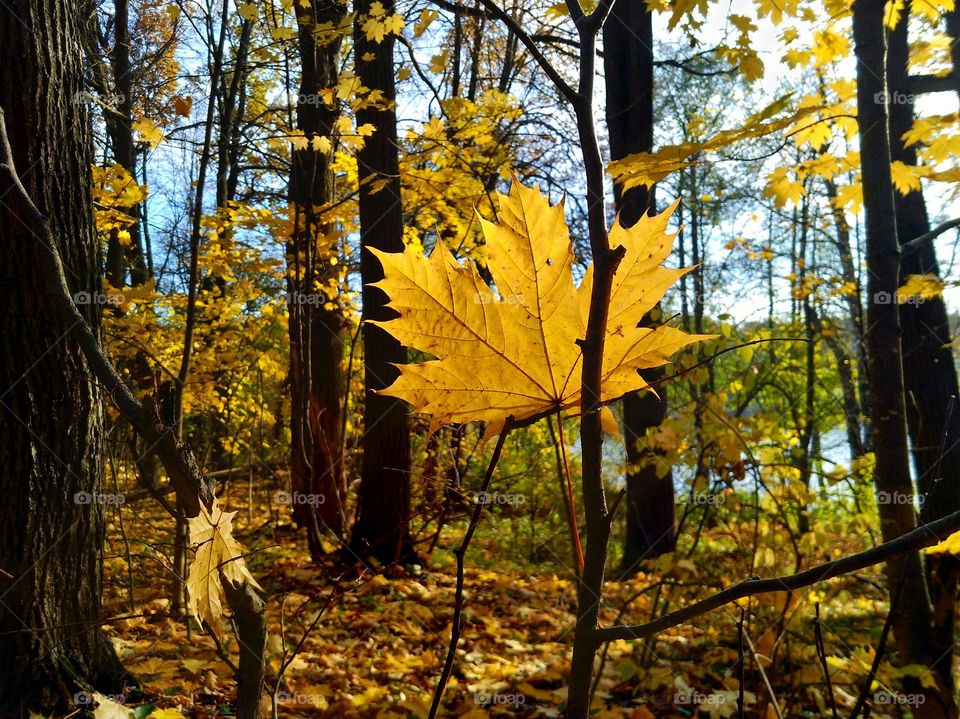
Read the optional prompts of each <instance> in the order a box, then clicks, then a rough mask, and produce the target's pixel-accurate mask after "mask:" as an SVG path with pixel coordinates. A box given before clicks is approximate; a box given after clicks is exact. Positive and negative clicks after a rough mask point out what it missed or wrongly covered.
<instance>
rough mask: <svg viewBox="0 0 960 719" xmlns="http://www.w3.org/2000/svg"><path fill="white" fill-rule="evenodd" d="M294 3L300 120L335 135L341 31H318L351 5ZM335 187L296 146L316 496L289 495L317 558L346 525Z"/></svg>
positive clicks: (301, 463) (304, 371)
mask: <svg viewBox="0 0 960 719" xmlns="http://www.w3.org/2000/svg"><path fill="white" fill-rule="evenodd" d="M297 13H298V30H299V37H298V40H299V41H298V47H299V51H300V67H301V76H300V95H299V102H298V104H297V126H298V128H299V129H300V130H302V131H303V133H304V135H305V136H306V137H308V138H311V139H312V138H314V137H323V138H327V139H330V138H332V136H333V134H334V123H335V122H336V119H337V115H338V111H337V108H336V106H335V105H328V104H326V103H325V102H323V101H322V98H321V90H322V89H323V88H328V87H333V86H334V85H336V83H337V69H338V59H339V54H340V38H339V36H337V37H336V39H333V40H330V41H329V42H327V43H325V44H322V43H320V42H318V39H317V35H316V34H315V31H316V28H317V26H318V25H320V24H322V23H332V24H333V25H334V26H336V25H338V24H339V22H340V20H341V19H342V18H343V16H344V14H345V13H346V8H345V7H344V6H343V5H342V4H340V3H336V2H322V3H316V4H311V6H310V7H304V6H303V5H298V6H297ZM334 192H335V183H334V175H333V171H332V170H331V168H330V156H329V155H328V154H327V153H324V152H318V151H316V150H313V149H312V148H308V149H305V150H297V151H295V152H294V153H293V163H292V167H291V171H290V190H289V194H290V204H291V207H292V208H293V212H294V225H293V233H292V235H291V237H290V241H289V242H288V244H287V286H288V290H289V294H288V297H289V300H290V301H289V305H288V306H289V313H290V321H289V334H290V399H291V418H290V427H291V443H290V478H291V489H292V492H293V494H292V497H293V498H294V499H295V500H296V498H297V497H298V496H302V495H312V496H313V497H315V498H316V499H317V500H318V501H317V502H301V501H295V502H294V504H293V516H294V519H295V520H296V521H297V523H298V524H299V525H300V526H303V527H306V529H307V539H308V545H309V547H310V554H311V555H312V556H313V557H314V558H317V557H319V556H320V555H322V554H323V546H322V544H321V543H320V537H321V535H322V533H323V530H324V529H326V530H328V531H330V532H332V533H333V534H334V535H335V536H336V537H341V536H342V535H343V534H344V531H345V525H346V522H345V516H344V511H343V504H344V501H345V498H346V483H345V475H344V472H343V432H342V423H343V419H342V417H343V415H342V410H341V406H342V405H341V402H342V399H343V392H344V378H343V369H342V360H343V353H344V349H343V347H344V332H345V330H346V322H345V319H344V316H343V312H342V310H341V308H340V306H339V304H338V298H337V297H333V298H329V297H327V296H326V295H325V294H324V293H323V292H322V291H320V292H318V290H317V288H318V287H324V288H325V287H326V286H327V284H328V283H329V282H330V281H331V280H333V281H336V278H337V276H338V272H337V267H336V264H335V263H333V262H331V257H333V258H336V253H337V247H336V245H335V244H334V245H333V246H331V243H330V240H329V237H330V236H331V234H330V233H331V230H332V229H333V228H332V227H331V226H330V224H329V222H327V221H326V220H325V217H324V212H325V209H326V205H328V204H329V203H330V202H331V201H332V200H333V198H334ZM321 499H322V501H320V500H321Z"/></svg>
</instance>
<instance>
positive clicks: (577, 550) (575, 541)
mask: <svg viewBox="0 0 960 719" xmlns="http://www.w3.org/2000/svg"><path fill="white" fill-rule="evenodd" d="M557 434H558V435H559V440H558V441H559V443H560V455H561V456H562V457H563V473H564V478H565V480H566V488H567V491H566V496H565V497H564V500H565V501H566V503H567V519H568V520H569V524H570V542H571V544H572V545H573V554H574V556H575V557H576V558H577V576H578V577H579V576H580V575H581V574H582V573H583V548H582V547H581V546H580V529H579V527H577V505H576V503H575V502H574V501H573V480H572V479H570V461H569V460H568V459H567V443H566V440H564V438H563V422H561V421H560V410H559V409H558V410H557Z"/></svg>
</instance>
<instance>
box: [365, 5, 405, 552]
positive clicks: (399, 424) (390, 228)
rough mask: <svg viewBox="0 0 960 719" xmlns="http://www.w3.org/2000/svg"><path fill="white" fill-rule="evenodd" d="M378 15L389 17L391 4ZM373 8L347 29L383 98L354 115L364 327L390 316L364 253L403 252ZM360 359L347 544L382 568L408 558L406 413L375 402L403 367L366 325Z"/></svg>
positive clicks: (390, 119)
mask: <svg viewBox="0 0 960 719" xmlns="http://www.w3.org/2000/svg"><path fill="white" fill-rule="evenodd" d="M382 4H383V12H386V13H393V12H394V11H395V5H394V3H393V2H392V0H389V1H388V2H384V3H382ZM372 5H373V2H372V0H358V1H357V2H356V3H355V5H354V11H355V12H356V13H357V17H358V22H357V23H356V24H355V26H354V56H355V61H356V73H357V77H358V78H359V80H360V82H362V83H363V85H364V86H365V87H368V88H370V89H371V90H380V91H381V92H382V93H383V98H384V100H385V104H383V105H381V106H379V107H367V108H364V109H362V110H358V111H357V123H358V124H364V123H370V124H371V125H373V126H374V128H375V130H374V132H373V134H372V135H371V136H370V137H367V138H366V142H365V143H364V146H363V148H362V149H361V150H360V151H359V152H358V153H357V168H358V175H359V180H360V243H361V246H362V248H363V249H362V254H361V257H360V276H361V280H362V282H363V315H364V319H365V320H380V321H383V320H386V319H390V318H391V317H393V316H394V313H393V311H392V310H389V309H387V307H386V304H387V297H386V295H385V294H384V292H383V291H382V290H381V289H379V288H376V287H372V286H371V283H373V282H377V281H379V280H381V279H383V268H382V267H381V265H380V262H379V260H377V258H376V257H374V255H373V254H372V253H371V252H369V251H368V250H367V248H368V247H375V248H377V249H379V250H384V251H386V252H401V251H402V250H403V207H402V205H401V203H400V166H399V159H398V156H397V116H396V111H395V110H394V107H393V103H394V101H395V100H396V87H395V83H394V63H393V46H394V39H393V36H391V35H388V36H386V37H385V38H384V39H383V41H382V42H380V43H377V42H375V41H372V40H368V39H367V37H366V33H364V32H363V30H362V28H361V24H362V20H361V19H362V17H363V16H364V15H366V14H368V13H369V12H370V9H371V6H372ZM363 352H364V390H365V393H366V394H365V397H364V411H363V427H364V434H363V439H362V441H361V445H362V447H363V461H362V466H361V481H360V490H359V497H358V506H357V517H356V521H355V522H354V526H353V533H352V536H351V539H350V544H351V549H352V551H353V552H354V553H355V554H356V555H358V556H361V557H366V556H373V557H376V558H377V559H378V560H379V561H380V562H382V563H384V564H390V563H393V562H397V561H402V560H403V559H405V558H407V556H408V555H409V553H410V546H409V545H410V543H409V536H408V524H409V521H410V427H409V422H408V418H407V408H406V406H405V405H404V403H403V402H401V401H400V400H398V399H395V398H392V397H384V396H382V395H378V394H375V393H376V391H377V390H380V389H384V388H385V387H387V386H388V385H390V384H391V383H392V382H393V380H394V379H395V378H396V377H397V374H398V371H397V369H396V368H395V367H393V366H392V363H403V362H404V361H405V360H406V352H405V351H404V349H403V347H402V346H401V345H400V343H399V342H398V341H397V340H395V339H394V338H393V337H392V336H390V335H389V334H388V333H387V332H385V331H384V330H382V329H380V328H379V327H375V326H374V325H371V324H370V323H369V322H365V323H364V325H363Z"/></svg>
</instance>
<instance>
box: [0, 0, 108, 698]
mask: <svg viewBox="0 0 960 719" xmlns="http://www.w3.org/2000/svg"><path fill="white" fill-rule="evenodd" d="M80 18H81V13H80V10H79V8H78V7H77V6H76V4H75V3H71V2H65V1H64V0H43V1H42V2H37V1H36V0H34V1H32V2H26V1H25V0H17V1H15V2H8V3H6V4H4V5H2V6H0V58H2V60H0V107H2V108H3V109H4V110H5V112H6V115H7V121H8V126H9V132H10V141H11V145H12V148H13V154H14V159H15V162H16V163H17V164H18V165H19V166H20V167H21V168H22V180H23V182H24V184H25V186H26V188H27V190H28V191H29V192H30V193H31V194H32V196H33V197H34V199H35V201H36V203H37V204H38V206H39V207H40V208H41V209H42V210H43V211H44V212H46V213H47V214H48V216H49V218H50V224H51V227H52V228H53V229H54V231H55V232H56V235H57V237H58V238H60V240H61V244H60V246H59V248H58V249H59V251H60V253H61V254H62V256H63V260H64V264H65V266H66V268H67V271H68V281H69V283H70V290H71V291H72V292H74V293H85V294H84V295H77V297H78V300H79V301H78V304H80V301H83V300H86V302H85V303H84V304H81V305H80V308H81V311H82V312H83V314H84V316H85V317H86V318H87V320H88V321H89V322H90V323H91V325H92V326H93V327H94V328H95V329H96V331H99V326H100V318H99V315H100V307H99V305H98V304H97V303H96V301H89V300H90V299H91V298H93V299H94V300H95V299H96V294H97V293H98V292H99V291H100V284H99V266H100V265H99V251H98V243H97V238H96V234H95V231H94V225H93V205H92V198H91V194H90V185H91V177H90V159H91V158H90V147H89V137H90V135H89V128H88V124H87V123H88V118H87V115H86V112H85V110H83V104H81V103H77V102H75V101H74V100H75V98H76V97H77V96H78V95H79V93H80V92H81V91H82V90H83V86H82V82H81V81H82V59H83V52H82V44H81V35H80V28H79V25H78V21H79V20H80ZM3 184H4V186H3V187H2V188H0V192H2V193H4V194H6V193H7V191H8V189H9V188H8V187H7V186H6V181H4V182H3ZM13 206H14V205H13V203H10V204H8V203H0V246H2V249H3V254H4V256H5V257H7V258H10V259H11V261H8V262H4V263H3V266H2V269H0V306H2V307H3V310H2V311H3V314H4V318H5V319H4V323H3V326H4V332H3V339H2V341H0V388H2V389H0V393H2V407H0V434H2V437H3V441H2V442H0V496H2V497H3V506H2V507H0V570H2V571H0V595H2V596H3V601H2V603H0V665H2V666H3V671H2V672H0V715H3V716H7V715H13V714H17V713H19V712H22V711H23V710H24V709H25V708H32V709H42V710H44V711H50V710H58V711H65V710H70V711H73V710H75V709H76V706H75V705H74V701H73V699H74V694H75V693H76V692H78V691H80V690H82V689H84V688H88V687H90V686H93V687H96V688H98V689H100V690H101V691H104V692H108V693H118V692H119V691H120V690H121V689H122V685H121V684H122V681H123V670H122V668H121V667H120V664H119V662H118V661H117V659H116V657H115V656H114V654H113V652H112V649H111V648H110V645H109V644H108V643H107V641H106V639H105V638H104V637H103V635H102V634H101V633H100V630H99V625H98V619H99V617H100V596H101V590H102V587H101V582H102V547H103V540H104V512H105V511H106V505H105V504H104V503H103V502H102V501H100V500H102V499H103V497H102V495H101V492H102V491H103V487H102V480H103V469H102V464H101V450H102V443H103V414H102V410H101V404H100V401H101V394H100V392H99V390H98V388H97V385H96V384H95V383H94V382H93V380H92V376H91V373H90V368H89V366H88V364H87V362H86V360H85V359H84V356H83V353H82V352H81V350H80V348H79V346H78V345H77V343H76V342H75V340H74V339H73V338H72V337H71V336H70V335H69V330H70V327H69V326H67V325H66V324H65V322H64V321H63V319H62V318H61V316H60V314H59V313H58V312H57V310H56V308H55V306H53V305H52V303H51V302H50V299H49V293H50V292H52V291H54V290H55V289H57V288H54V287H52V286H49V285H48V283H47V282H46V281H45V280H44V279H42V276H40V277H38V274H37V269H36V268H37V267H38V266H42V265H43V263H46V262H48V261H49V253H48V252H47V250H46V249H45V247H44V244H43V242H42V241H41V240H40V239H38V237H37V236H36V235H35V233H34V232H33V231H32V224H31V221H30V220H29V219H28V218H27V216H26V214H25V213H24V212H22V211H21V210H19V209H12V207H13ZM14 258H15V259H14Z"/></svg>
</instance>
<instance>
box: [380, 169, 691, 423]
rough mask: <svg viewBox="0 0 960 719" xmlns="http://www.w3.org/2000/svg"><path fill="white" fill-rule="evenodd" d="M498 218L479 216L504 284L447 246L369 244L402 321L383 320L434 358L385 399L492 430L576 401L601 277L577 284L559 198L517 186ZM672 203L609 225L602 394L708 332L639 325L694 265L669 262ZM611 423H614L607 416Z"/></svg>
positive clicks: (411, 370) (630, 387) (628, 386)
mask: <svg viewBox="0 0 960 719" xmlns="http://www.w3.org/2000/svg"><path fill="white" fill-rule="evenodd" d="M497 198H498V201H499V206H500V208H499V209H500V212H499V222H498V223H493V222H489V221H487V220H484V219H482V218H481V220H480V222H481V226H482V230H483V237H484V241H485V244H486V257H487V269H488V270H489V273H490V276H491V278H492V279H493V283H494V285H495V287H496V291H494V290H493V289H491V287H489V286H488V285H487V284H486V283H485V282H484V281H483V280H482V279H481V277H480V275H479V273H478V272H477V269H476V267H475V266H473V265H472V264H468V265H466V266H464V265H461V264H460V263H459V262H457V260H456V259H454V257H453V255H452V254H451V253H450V251H449V250H448V249H447V248H446V247H445V246H444V244H443V243H442V242H438V243H437V246H436V248H435V249H434V251H433V253H432V254H431V255H430V257H424V256H423V255H422V254H421V252H420V251H419V250H418V249H417V248H415V247H407V248H406V249H405V250H404V252H402V253H386V252H381V251H378V250H372V251H373V252H374V253H375V254H376V256H377V257H378V258H379V259H380V262H381V263H382V265H383V268H384V279H383V280H382V281H380V282H378V283H376V285H375V286H377V287H380V288H381V289H382V290H383V291H384V292H385V293H386V294H387V295H388V296H389V298H390V307H391V308H393V309H394V310H396V311H397V313H398V314H399V317H397V318H396V319H392V320H389V321H386V322H377V323H375V324H377V325H379V326H381V327H382V328H383V329H385V330H386V331H387V332H389V333H390V334H392V335H393V336H394V337H396V338H397V339H398V340H399V341H400V342H402V343H403V344H404V345H405V346H407V347H410V348H414V349H417V350H420V351H421V352H426V353H428V354H430V355H433V356H434V357H436V359H433V360H428V361H425V362H420V363H415V364H406V365H402V366H401V367H400V376H399V377H398V378H397V380H396V381H395V382H394V383H393V384H392V385H391V386H390V387H388V388H387V389H386V390H384V392H383V393H384V394H387V395H390V396H393V397H398V398H400V399H403V400H405V401H407V402H409V403H410V404H411V405H413V409H414V411H415V412H419V413H423V414H428V415H430V416H431V426H432V427H433V428H437V427H439V426H441V425H443V424H449V423H458V422H463V423H466V422H475V421H483V422H486V423H487V429H486V436H487V437H491V436H494V435H497V434H499V433H500V432H501V431H502V429H503V427H504V424H505V423H506V422H507V420H508V419H512V420H513V421H514V422H516V423H524V422H529V421H533V420H535V419H537V418H540V417H543V416H545V415H547V414H551V413H554V412H557V411H569V410H574V411H577V409H578V408H579V405H580V373H581V349H580V346H579V344H578V341H580V340H582V338H583V337H584V334H585V328H586V317H587V311H588V309H589V303H590V289H591V286H592V281H593V273H592V268H590V269H588V270H587V273H586V275H585V276H584V278H583V280H582V281H581V283H580V285H579V287H577V286H575V285H574V279H573V271H572V268H573V259H574V256H573V250H572V247H571V244H570V236H569V231H568V228H567V225H566V221H565V218H564V214H563V203H560V204H557V205H553V206H551V205H550V203H549V201H548V199H547V197H546V196H545V195H543V194H542V193H541V192H540V190H539V189H538V188H528V187H525V186H523V185H522V184H521V183H519V182H517V181H515V182H514V183H513V186H512V187H511V190H510V193H509V195H501V194H498V195H497ZM675 209H676V203H674V205H673V206H671V207H670V208H669V209H667V210H666V211H665V212H663V213H661V214H660V215H657V216H655V217H644V218H643V219H641V220H640V222H638V223H637V224H636V225H634V226H633V227H631V228H629V229H626V228H624V227H623V226H622V225H620V223H619V221H618V222H617V223H616V224H615V225H614V227H613V229H612V230H611V232H610V244H611V246H612V247H617V246H622V247H623V248H624V249H625V255H624V257H623V260H622V262H621V263H620V265H619V268H618V270H617V273H616V275H615V277H614V283H613V290H612V294H611V302H610V308H609V317H608V321H607V332H606V340H605V347H604V367H603V382H602V386H601V400H602V401H603V402H604V403H608V402H612V401H614V400H616V399H619V398H620V397H622V396H623V395H625V394H627V393H628V392H632V391H636V390H642V389H645V388H647V389H648V385H647V383H646V382H645V381H644V379H643V378H642V377H641V376H640V374H639V370H642V369H649V368H652V367H658V366H661V365H663V364H666V363H667V361H668V358H669V357H670V355H672V354H673V353H674V352H676V351H677V350H679V349H681V348H682V347H685V346H687V345H689V344H691V343H693V342H697V341H699V340H701V339H704V338H706V337H707V335H691V334H687V333H686V332H683V331H682V330H679V329H677V328H675V327H669V326H666V325H663V326H660V327H656V328H650V327H640V326H639V324H640V321H641V319H642V318H643V316H644V315H645V314H646V313H647V312H648V311H649V310H650V309H652V308H653V307H654V306H655V305H656V304H657V302H659V301H660V299H661V298H662V297H663V295H664V293H665V292H666V290H667V288H668V287H670V285H671V284H673V282H674V281H675V280H676V279H677V278H679V277H680V276H681V275H682V274H684V273H685V272H687V271H688V270H687V269H668V268H666V267H662V266H661V264H662V263H663V262H664V261H665V260H666V259H667V257H668V256H669V254H670V250H671V247H672V245H673V234H671V233H669V232H668V231H667V222H668V221H669V219H670V216H671V215H672V213H673V211H674V210H675ZM610 419H612V418H610Z"/></svg>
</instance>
